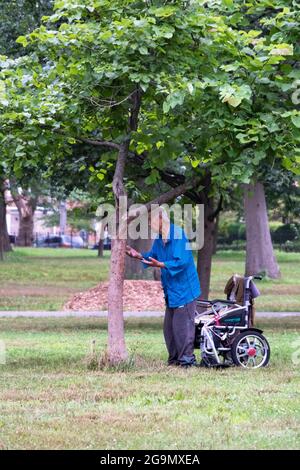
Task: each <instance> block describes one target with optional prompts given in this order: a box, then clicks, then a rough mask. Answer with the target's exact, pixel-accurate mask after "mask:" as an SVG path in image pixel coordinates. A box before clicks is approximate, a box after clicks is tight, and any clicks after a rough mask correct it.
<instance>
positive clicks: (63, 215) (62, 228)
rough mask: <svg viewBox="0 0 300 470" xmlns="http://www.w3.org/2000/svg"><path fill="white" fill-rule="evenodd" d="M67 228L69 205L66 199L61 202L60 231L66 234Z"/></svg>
mask: <svg viewBox="0 0 300 470" xmlns="http://www.w3.org/2000/svg"><path fill="white" fill-rule="evenodd" d="M66 228H67V206H66V202H65V201H60V204H59V231H60V233H61V235H64V234H65V231H66Z"/></svg>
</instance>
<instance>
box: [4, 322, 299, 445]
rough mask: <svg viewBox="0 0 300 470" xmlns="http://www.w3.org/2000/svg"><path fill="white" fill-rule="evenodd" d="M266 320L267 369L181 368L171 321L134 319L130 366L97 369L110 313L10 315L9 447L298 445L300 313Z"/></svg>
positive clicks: (7, 367) (129, 334) (129, 339)
mask: <svg viewBox="0 0 300 470" xmlns="http://www.w3.org/2000/svg"><path fill="white" fill-rule="evenodd" d="M259 326H261V327H262V328H263V329H264V330H265V334H266V336H267V338H268V339H269V341H270V344H271V362H270V366H269V367H268V368H265V369H261V370H256V371H245V370H241V369H238V368H231V369H226V370H223V371H216V370H206V369H205V370H204V369H195V370H180V369H178V368H168V367H166V366H165V360H166V351H165V346H164V341H163V335H162V331H161V330H162V320H161V319H143V318H141V319H130V320H127V321H126V340H127V345H128V349H129V352H130V354H131V357H132V361H131V367H130V368H128V369H127V370H125V372H115V371H113V370H111V369H110V370H108V369H107V370H94V371H93V370H90V369H89V368H88V364H89V362H88V358H89V357H90V355H91V351H92V344H93V342H94V341H95V346H94V348H95V352H96V355H97V356H99V355H100V354H101V352H103V351H104V350H105V347H106V342H107V333H106V321H105V320H104V319H91V318H89V319H83V318H79V319H70V318H62V319H54V318H52V319H51V318H48V319H24V318H23V319H22V318H17V319H7V318H3V319H1V322H0V339H1V340H3V341H4V342H5V344H6V351H7V364H6V365H0V371H1V374H0V447H1V448H2V449H24V448H27V449H40V448H42V449H49V448H52V449H65V448H66V449H198V450H199V449H211V448H217V449H228V448H234V449H245V448H247V449H248V448H249V449H275V448H280V449H298V448H299V431H300V426H299V425H300V393H299V382H300V380H299V364H297V363H294V362H293V358H294V361H295V360H297V355H296V356H295V353H296V352H297V347H298V348H299V332H300V321H299V319H291V320H287V319H285V320H284V321H281V320H275V321H271V320H268V322H265V323H260V324H259ZM297 344H298V346H297ZM293 354H294V356H293Z"/></svg>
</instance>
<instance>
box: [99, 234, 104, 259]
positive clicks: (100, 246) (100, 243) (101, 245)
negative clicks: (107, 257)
mask: <svg viewBox="0 0 300 470" xmlns="http://www.w3.org/2000/svg"><path fill="white" fill-rule="evenodd" d="M103 250H104V241H103V240H102V239H101V238H100V240H99V243H98V258H103Z"/></svg>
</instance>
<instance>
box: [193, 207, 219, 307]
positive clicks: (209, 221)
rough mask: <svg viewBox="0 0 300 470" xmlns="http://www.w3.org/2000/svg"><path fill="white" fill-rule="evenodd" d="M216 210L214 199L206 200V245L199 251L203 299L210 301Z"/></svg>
mask: <svg viewBox="0 0 300 470" xmlns="http://www.w3.org/2000/svg"><path fill="white" fill-rule="evenodd" d="M213 208H214V200H213V198H206V204H205V205H204V245H203V247H202V248H201V249H200V250H198V256H197V271H198V275H199V280H200V285H201V298H202V299H208V296H209V286H210V275H211V265H212V256H213V253H214V247H215V226H216V222H215V218H214V217H212V214H213Z"/></svg>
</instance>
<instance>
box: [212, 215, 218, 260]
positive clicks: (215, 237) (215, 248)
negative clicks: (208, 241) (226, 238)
mask: <svg viewBox="0 0 300 470" xmlns="http://www.w3.org/2000/svg"><path fill="white" fill-rule="evenodd" d="M219 222H220V214H218V215H217V217H216V220H215V227H214V249H213V255H215V254H216V253H217V245H218V232H219Z"/></svg>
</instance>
